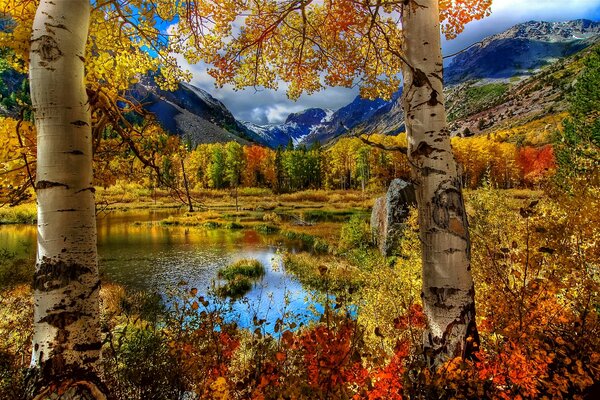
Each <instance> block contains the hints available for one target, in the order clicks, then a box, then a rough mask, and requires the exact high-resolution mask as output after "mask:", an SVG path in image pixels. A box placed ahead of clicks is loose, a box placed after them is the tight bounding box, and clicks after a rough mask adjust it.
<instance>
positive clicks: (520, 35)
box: [254, 20, 600, 144]
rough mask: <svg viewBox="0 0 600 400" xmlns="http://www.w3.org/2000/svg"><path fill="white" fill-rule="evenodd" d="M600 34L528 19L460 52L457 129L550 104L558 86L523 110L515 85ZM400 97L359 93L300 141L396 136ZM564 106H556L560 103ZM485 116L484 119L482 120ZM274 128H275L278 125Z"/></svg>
mask: <svg viewBox="0 0 600 400" xmlns="http://www.w3.org/2000/svg"><path fill="white" fill-rule="evenodd" d="M599 38H600V23H598V22H593V21H589V20H575V21H568V22H536V21H530V22H526V23H522V24H518V25H515V26H514V27H512V28H510V29H509V30H507V31H505V32H503V33H500V34H497V35H494V36H490V37H488V38H486V39H485V40H483V41H482V42H481V43H478V44H476V45H474V46H472V47H471V48H469V49H467V50H466V51H464V52H463V53H460V54H458V55H457V56H455V57H454V58H453V59H452V61H451V62H450V64H449V65H448V66H447V67H446V68H445V71H444V74H445V79H446V82H447V89H446V92H447V93H446V95H447V98H448V107H449V117H450V119H451V121H454V124H453V127H454V129H455V130H456V129H458V130H460V132H463V131H464V130H465V129H467V128H468V129H469V130H468V132H469V131H470V132H478V131H481V130H483V129H485V128H487V127H489V126H491V124H493V122H492V121H493V120H494V119H498V120H499V119H501V118H503V117H504V116H507V117H513V116H515V115H520V114H522V113H527V114H529V112H535V111H539V109H540V108H544V107H546V108H548V107H550V105H551V104H553V103H554V102H555V101H557V99H558V98H557V96H559V95H558V94H557V89H558V88H553V89H549V88H546V89H545V90H543V91H541V92H538V91H535V92H533V94H532V96H533V97H531V99H534V98H535V96H539V97H538V98H539V99H540V100H539V101H538V102H537V104H536V105H535V106H533V105H530V106H532V108H531V109H530V110H524V109H523V105H524V104H527V98H526V99H523V100H517V99H516V98H519V97H518V96H520V95H514V96H513V95H510V96H508V94H510V93H512V92H513V89H514V91H515V93H521V92H522V91H523V89H521V87H520V86H519V88H517V87H516V86H515V84H516V83H519V82H522V81H523V80H524V79H526V77H528V76H534V75H536V74H537V73H539V71H540V69H541V68H542V67H544V66H547V65H551V64H553V63H555V62H556V61H557V60H559V59H561V58H564V57H568V56H570V55H572V54H575V53H577V52H579V51H581V50H583V49H585V48H588V47H589V46H590V45H592V44H594V43H596V42H597V41H598V40H599ZM524 85H525V84H524ZM515 96H516V97H515ZM400 97H401V91H398V92H396V93H395V94H394V96H393V98H392V99H391V100H390V101H384V100H381V99H377V100H373V101H371V100H366V99H361V98H360V97H357V98H355V99H354V100H353V101H352V102H351V103H350V104H348V105H347V106H345V107H342V108H340V109H339V110H337V111H336V112H334V113H333V115H332V116H331V118H330V120H329V121H328V122H327V123H321V124H319V125H320V126H318V127H315V128H313V129H312V130H311V133H310V134H309V135H307V136H306V137H304V138H303V139H302V140H301V142H302V143H306V144H310V143H312V142H315V141H320V142H321V143H326V142H327V141H330V140H332V139H335V138H338V137H341V136H344V135H345V134H353V133H357V132H364V133H375V132H377V133H386V134H392V135H393V134H397V133H399V132H402V131H403V130H404V115H403V111H402V107H401V104H400ZM513 97H515V98H513ZM503 100H507V101H512V103H511V104H512V105H511V106H506V107H504V109H503V114H502V116H497V117H494V118H491V117H489V116H486V115H483V114H482V115H480V114H481V113H482V112H483V111H484V110H486V109H487V108H489V107H492V106H496V105H499V104H501V103H502V102H503ZM560 107H561V106H560V105H557V108H560ZM496 111H498V110H496ZM490 113H492V110H490ZM467 117H468V118H467ZM482 119H483V120H484V122H483V123H481V122H479V121H481V120H482ZM259 128H260V127H259ZM254 129H256V128H254ZM270 129H272V130H275V127H271V128H270Z"/></svg>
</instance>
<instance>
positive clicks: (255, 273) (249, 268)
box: [219, 259, 265, 280]
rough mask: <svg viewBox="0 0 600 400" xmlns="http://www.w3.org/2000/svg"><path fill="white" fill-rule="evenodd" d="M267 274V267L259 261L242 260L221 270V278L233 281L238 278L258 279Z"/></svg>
mask: <svg viewBox="0 0 600 400" xmlns="http://www.w3.org/2000/svg"><path fill="white" fill-rule="evenodd" d="M264 274H265V267H264V266H263V265H262V263H261V262H260V261H258V260H251V259H241V260H238V261H236V262H234V263H233V264H230V265H228V266H226V267H224V268H221V269H220V270H219V278H223V279H227V280H230V279H233V278H235V277H236V276H238V275H240V276H244V277H247V278H258V277H260V276H263V275H264Z"/></svg>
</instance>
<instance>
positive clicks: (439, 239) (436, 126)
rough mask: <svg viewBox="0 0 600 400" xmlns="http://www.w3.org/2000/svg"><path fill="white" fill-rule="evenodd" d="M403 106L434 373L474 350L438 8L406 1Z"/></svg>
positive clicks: (422, 0)
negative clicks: (417, 217)
mask: <svg viewBox="0 0 600 400" xmlns="http://www.w3.org/2000/svg"><path fill="white" fill-rule="evenodd" d="M402 29H403V32H404V35H405V42H404V53H405V56H406V61H407V64H408V65H406V66H405V67H404V71H403V72H404V73H403V75H404V79H405V82H404V88H405V89H404V99H403V102H404V104H403V106H404V111H405V115H406V131H407V136H408V157H409V159H410V160H411V162H412V164H413V175H414V177H413V178H414V180H415V183H416V188H417V204H418V208H419V226H420V236H421V242H422V247H423V255H422V257H423V291H422V294H421V296H422V300H423V306H424V311H425V314H426V315H427V320H428V329H427V331H426V332H425V335H424V338H423V345H424V350H425V355H426V357H427V359H428V361H429V363H430V365H432V366H434V367H435V366H438V365H440V364H441V363H443V362H444V361H446V360H447V359H449V358H452V357H457V356H463V357H467V356H469V355H470V354H471V353H472V352H473V345H474V344H477V343H478V336H477V330H476V327H475V303H474V294H475V293H474V286H473V279H472V276H471V266H470V239H469V229H468V224H467V215H466V212H465V207H464V202H463V196H462V191H461V184H460V178H459V174H458V169H457V165H456V161H455V160H454V156H453V154H452V149H451V145H450V132H449V130H448V126H447V122H446V109H445V105H444V94H443V60H442V53H441V39H440V24H439V8H438V0H407V1H406V3H405V6H404V12H403V15H402Z"/></svg>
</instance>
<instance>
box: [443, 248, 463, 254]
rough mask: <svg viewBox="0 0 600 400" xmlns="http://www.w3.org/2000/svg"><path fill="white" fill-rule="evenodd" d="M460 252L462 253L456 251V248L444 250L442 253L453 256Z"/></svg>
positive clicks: (459, 250) (458, 250)
mask: <svg viewBox="0 0 600 400" xmlns="http://www.w3.org/2000/svg"><path fill="white" fill-rule="evenodd" d="M461 251H463V250H462V249H456V248H453V247H452V248H449V249H446V250H444V253H446V254H454V253H460V252H461Z"/></svg>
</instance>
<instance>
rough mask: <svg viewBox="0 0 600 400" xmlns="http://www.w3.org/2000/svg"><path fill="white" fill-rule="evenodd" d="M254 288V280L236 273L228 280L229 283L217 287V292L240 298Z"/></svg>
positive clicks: (223, 295) (220, 294)
mask: <svg viewBox="0 0 600 400" xmlns="http://www.w3.org/2000/svg"><path fill="white" fill-rule="evenodd" d="M250 289H252V281H251V280H250V279H249V278H247V277H245V276H242V275H235V276H234V277H233V278H231V279H229V280H227V283H226V284H224V285H223V286H220V287H218V288H217V294H218V295H219V296H221V297H232V298H238V297H242V296H244V295H245V294H246V293H248V291H249V290H250Z"/></svg>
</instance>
